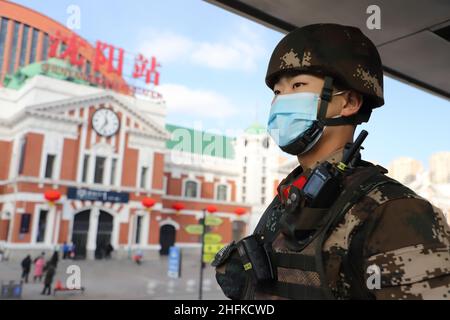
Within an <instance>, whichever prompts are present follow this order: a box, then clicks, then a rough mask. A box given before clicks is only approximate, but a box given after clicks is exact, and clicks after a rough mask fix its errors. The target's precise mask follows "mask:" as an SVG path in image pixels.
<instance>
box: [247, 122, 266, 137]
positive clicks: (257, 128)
mask: <svg viewBox="0 0 450 320" xmlns="http://www.w3.org/2000/svg"><path fill="white" fill-rule="evenodd" d="M266 132H267V129H266V127H264V126H263V125H262V124H260V123H258V122H255V123H253V124H252V125H251V126H250V127H248V128H247V129H245V133H250V134H264V133H266Z"/></svg>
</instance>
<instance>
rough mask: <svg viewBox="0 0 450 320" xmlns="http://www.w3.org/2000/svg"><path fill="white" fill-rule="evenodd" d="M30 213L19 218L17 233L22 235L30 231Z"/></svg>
mask: <svg viewBox="0 0 450 320" xmlns="http://www.w3.org/2000/svg"><path fill="white" fill-rule="evenodd" d="M30 222H31V213H23V214H21V217H20V229H19V233H21V234H24V233H28V232H29V231H30Z"/></svg>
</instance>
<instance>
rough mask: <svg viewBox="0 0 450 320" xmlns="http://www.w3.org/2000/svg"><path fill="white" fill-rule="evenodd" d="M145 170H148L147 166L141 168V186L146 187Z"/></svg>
mask: <svg viewBox="0 0 450 320" xmlns="http://www.w3.org/2000/svg"><path fill="white" fill-rule="evenodd" d="M147 172H148V168H147V167H142V168H141V185H140V187H141V188H146V186H147Z"/></svg>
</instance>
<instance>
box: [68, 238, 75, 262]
mask: <svg viewBox="0 0 450 320" xmlns="http://www.w3.org/2000/svg"><path fill="white" fill-rule="evenodd" d="M69 250H70V252H69V257H70V259H72V260H73V259H75V244H74V243H73V242H72V243H71V244H70V249H69Z"/></svg>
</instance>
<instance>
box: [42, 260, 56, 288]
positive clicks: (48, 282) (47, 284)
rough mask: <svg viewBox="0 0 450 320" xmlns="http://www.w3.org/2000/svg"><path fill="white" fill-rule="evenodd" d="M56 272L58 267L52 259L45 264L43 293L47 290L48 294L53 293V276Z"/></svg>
mask: <svg viewBox="0 0 450 320" xmlns="http://www.w3.org/2000/svg"><path fill="white" fill-rule="evenodd" d="M55 273H56V267H55V265H54V264H53V263H51V261H49V262H47V264H46V266H45V278H44V289H43V290H42V292H41V294H42V295H45V293H46V292H47V295H50V294H51V291H52V289H51V287H52V283H53V278H54V276H55Z"/></svg>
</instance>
